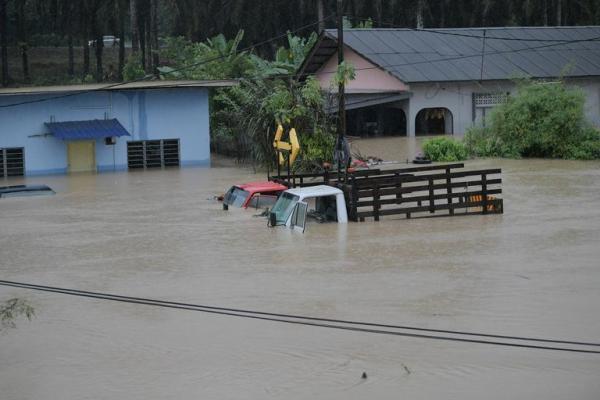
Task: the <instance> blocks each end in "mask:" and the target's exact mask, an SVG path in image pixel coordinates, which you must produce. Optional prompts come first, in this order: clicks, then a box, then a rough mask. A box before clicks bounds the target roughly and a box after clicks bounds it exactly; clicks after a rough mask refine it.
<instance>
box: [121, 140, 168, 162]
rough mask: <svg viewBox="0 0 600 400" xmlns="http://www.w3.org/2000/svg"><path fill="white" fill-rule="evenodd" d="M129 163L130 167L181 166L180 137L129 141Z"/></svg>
mask: <svg viewBox="0 0 600 400" xmlns="http://www.w3.org/2000/svg"><path fill="white" fill-rule="evenodd" d="M127 165H128V167H129V168H162V167H173V166H179V139H160V140H136V141H131V142H127Z"/></svg>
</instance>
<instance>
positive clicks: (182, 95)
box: [0, 88, 210, 175]
mask: <svg viewBox="0 0 600 400" xmlns="http://www.w3.org/2000/svg"><path fill="white" fill-rule="evenodd" d="M59 96H64V97H62V98H56V97H59ZM45 98H48V99H50V100H47V101H41V102H35V103H33V101H37V100H42V99H45ZM20 102H30V104H23V105H20V106H16V107H8V108H0V148H2V147H24V148H25V171H26V174H27V175H35V174H48V173H65V172H66V171H67V143H66V142H65V141H63V140H60V139H57V138H55V137H53V136H51V135H49V131H48V129H47V128H46V126H45V125H44V122H50V121H56V122H60V121H83V120H92V119H105V118H116V119H118V120H119V122H120V123H121V125H123V127H124V128H125V129H126V130H127V131H128V132H129V133H130V135H131V136H123V137H119V138H117V143H116V145H114V146H110V145H106V144H105V143H104V140H103V139H99V140H97V141H96V165H97V168H98V170H99V171H106V170H113V169H125V168H127V141H130V140H147V139H179V140H180V142H179V145H180V160H181V161H180V162H181V165H210V132H209V129H210V128H209V110H208V107H209V106H208V89H205V88H161V89H145V90H123V91H103V92H88V93H84V94H77V95H68V96H65V95H63V94H51V95H10V96H0V106H2V105H6V104H13V103H20Z"/></svg>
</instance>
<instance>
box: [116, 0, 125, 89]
mask: <svg viewBox="0 0 600 400" xmlns="http://www.w3.org/2000/svg"><path fill="white" fill-rule="evenodd" d="M118 7H119V10H118V12H119V38H120V40H119V69H118V71H117V77H118V79H119V81H122V80H123V67H124V66H125V17H126V13H127V11H126V10H125V8H124V7H123V6H122V5H121V3H119V5H118Z"/></svg>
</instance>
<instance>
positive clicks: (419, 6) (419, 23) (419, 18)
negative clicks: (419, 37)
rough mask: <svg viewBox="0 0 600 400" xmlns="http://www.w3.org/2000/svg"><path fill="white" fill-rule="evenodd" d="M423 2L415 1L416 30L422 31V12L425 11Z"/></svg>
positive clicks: (422, 0)
mask: <svg viewBox="0 0 600 400" xmlns="http://www.w3.org/2000/svg"><path fill="white" fill-rule="evenodd" d="M424 3H425V0H417V15H416V19H417V29H423V27H424V26H425V24H424V23H423V12H424V9H425V4H424Z"/></svg>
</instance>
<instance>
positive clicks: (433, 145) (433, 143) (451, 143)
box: [423, 137, 468, 161]
mask: <svg viewBox="0 0 600 400" xmlns="http://www.w3.org/2000/svg"><path fill="white" fill-rule="evenodd" d="M423 153H424V154H425V156H427V158H429V159H430V160H432V161H462V160H466V159H467V156H468V151H467V148H466V146H465V145H464V143H462V142H459V141H458V140H455V139H451V138H447V137H438V138H432V139H427V140H426V141H425V142H423Z"/></svg>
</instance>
